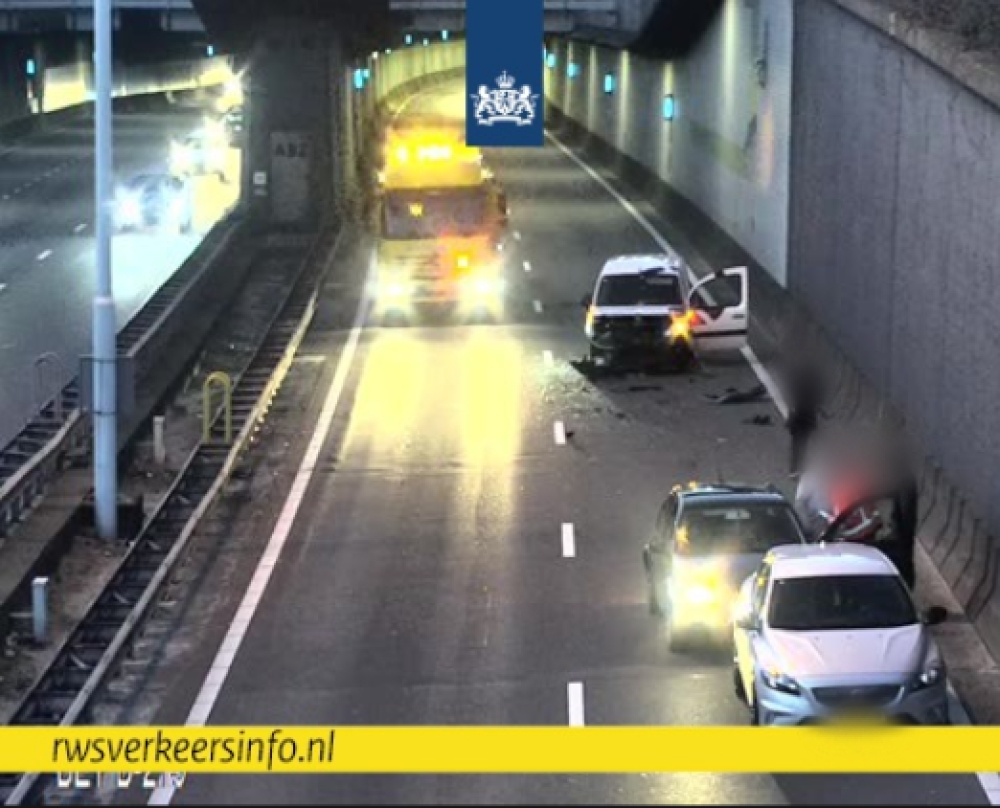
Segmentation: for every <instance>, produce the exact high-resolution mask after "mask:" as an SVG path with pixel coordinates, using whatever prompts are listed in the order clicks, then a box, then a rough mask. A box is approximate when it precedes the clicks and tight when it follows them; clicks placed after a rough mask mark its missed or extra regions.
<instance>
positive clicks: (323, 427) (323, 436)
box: [147, 280, 369, 805]
mask: <svg viewBox="0 0 1000 808" xmlns="http://www.w3.org/2000/svg"><path fill="white" fill-rule="evenodd" d="M362 288H363V289H367V288H369V283H368V282H367V280H366V283H365V285H364V286H363V287H362ZM367 307H368V298H367V296H366V295H364V294H362V297H361V301H360V302H359V304H358V310H357V313H356V314H355V316H354V324H353V326H352V327H351V332H350V335H349V336H348V338H347V342H346V343H345V345H344V350H343V352H342V353H341V355H340V362H339V363H338V364H337V371H336V373H335V374H334V377H333V381H332V382H331V383H330V388H329V391H328V392H327V395H326V400H325V401H324V403H323V409H322V411H321V412H320V416H319V420H318V421H317V422H316V428H315V430H314V431H313V434H312V437H311V438H310V440H309V446H308V448H307V449H306V452H305V455H304V456H303V458H302V462H301V464H300V465H299V470H298V472H297V473H296V475H295V479H294V481H293V482H292V488H291V490H290V491H289V492H288V497H287V499H286V500H285V504H284V506H283V507H282V509H281V513H280V515H279V516H278V521H277V524H276V525H275V527H274V532H273V533H272V534H271V538H270V540H269V541H268V543H267V548H266V549H265V550H264V555H263V556H261V559H260V561H259V562H258V564H257V568H256V570H255V571H254V575H253V579H252V580H251V582H250V586H249V587H247V591H246V593H245V594H244V596H243V601H242V602H241V603H240V607H239V609H237V611H236V614H235V616H234V617H233V621H232V623H231V624H230V626H229V630H228V632H227V633H226V637H225V639H224V640H223V641H222V645H221V646H220V647H219V650H218V651H217V652H216V656H215V659H214V660H213V662H212V667H211V668H210V669H209V671H208V674H207V675H206V677H205V679H204V682H203V683H202V686H201V690H200V692H199V693H198V696H197V697H196V698H195V701H194V704H193V705H192V707H191V711H190V713H189V714H188V718H187V721H186V722H185V723H186V725H187V726H204V725H205V724H207V723H208V719H209V717H210V716H211V713H212V709H213V708H214V707H215V703H216V701H217V699H218V697H219V693H221V692H222V687H223V685H224V684H225V681H226V678H227V677H228V675H229V671H230V669H231V667H232V664H233V661H234V660H235V658H236V654H237V653H238V651H239V649H240V646H241V645H242V643H243V638H244V637H245V636H246V633H247V631H248V630H249V628H250V621H251V620H252V619H253V616H254V614H255V613H256V611H257V607H258V606H259V605H260V602H261V600H262V599H263V597H264V591H265V590H266V588H267V584H268V582H269V581H270V579H271V573H272V572H273V571H274V569H275V567H276V565H277V562H278V558H279V557H280V556H281V552H282V550H283V549H284V547H285V543H286V542H287V541H288V537H289V536H290V535H291V531H292V525H293V523H294V522H295V517H296V515H297V514H298V512H299V508H301V506H302V501H303V499H304V498H305V495H306V491H307V490H308V488H309V483H310V482H311V480H312V477H313V474H314V472H315V470H316V465H317V462H318V460H319V456H320V452H322V450H323V446H324V445H325V443H326V440H327V438H328V437H329V434H330V429H331V427H332V425H333V419H334V416H335V415H336V413H337V407H338V405H339V404H340V397H341V395H342V394H343V392H344V387H345V385H346V384H347V377H348V375H349V374H350V371H351V366H352V365H353V364H354V354H355V353H356V352H357V349H358V343H359V342H360V339H361V334H362V332H363V331H364V326H365V316H366V313H367ZM175 793H176V788H175V787H174V786H173V785H170V786H168V787H161V788H157V789H155V790H154V791H153V793H152V795H151V796H150V798H149V802H148V803H147V804H148V805H169V804H170V802H171V800H173V798H174V794H175Z"/></svg>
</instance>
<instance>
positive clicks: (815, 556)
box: [769, 542, 899, 578]
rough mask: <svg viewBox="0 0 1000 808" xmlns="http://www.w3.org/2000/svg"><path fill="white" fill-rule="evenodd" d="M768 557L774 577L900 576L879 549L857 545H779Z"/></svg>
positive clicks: (842, 543) (840, 543)
mask: <svg viewBox="0 0 1000 808" xmlns="http://www.w3.org/2000/svg"><path fill="white" fill-rule="evenodd" d="M769 558H770V559H771V569H772V577H774V578H819V577H825V576H830V575H895V576H898V575H899V571H898V570H897V569H896V567H895V566H893V563H892V562H891V561H890V560H889V559H888V558H887V557H886V556H885V555H884V554H883V553H882V551H881V550H878V549H876V548H875V547H870V546H868V545H865V544H858V543H856V542H834V543H832V544H825V543H824V544H804V545H800V544H790V545H782V546H781V547H775V548H774V549H773V550H771V552H770V554H769Z"/></svg>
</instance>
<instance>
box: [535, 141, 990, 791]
mask: <svg viewBox="0 0 1000 808" xmlns="http://www.w3.org/2000/svg"><path fill="white" fill-rule="evenodd" d="M546 136H547V137H548V138H549V139H550V140H551V141H552V142H553V143H554V144H555V145H556V146H557V147H558V148H559V150H560V151H562V153H563V154H565V155H566V156H567V157H569V158H570V159H571V160H572V161H573V162H574V163H576V164H577V165H578V166H579V167H580V168H581V169H583V171H585V172H586V173H587V174H588V175H589V176H590V177H591V178H592V179H593V180H594V181H595V182H597V183H598V184H599V185H600V186H601V187H602V188H604V190H605V191H607V192H608V193H609V194H610V195H611V196H612V197H614V199H615V200H616V201H617V202H618V203H619V204H620V205H621V206H622V207H623V208H625V210H626V211H628V213H629V214H631V216H632V218H633V219H635V220H636V221H637V222H638V223H639V224H640V225H642V227H643V229H644V230H645V231H646V232H647V233H649V235H650V236H652V238H653V240H654V241H655V242H656V243H657V245H658V246H659V247H660V249H662V250H663V251H664V252H667V253H669V254H671V255H673V254H675V251H674V249H673V248H672V247H671V246H670V243H669V242H668V241H667V240H666V238H664V237H663V234H662V233H660V232H659V231H658V230H657V229H656V227H655V226H654V225H653V224H652V223H651V222H650V221H649V219H647V218H646V217H645V216H644V215H643V214H642V212H641V211H639V210H638V209H637V208H636V207H635V205H633V204H632V203H631V202H629V201H628V200H627V199H626V198H625V197H623V196H622V195H621V194H620V193H618V191H616V190H615V188H614V187H613V186H612V185H611V184H610V183H609V182H608V181H607V180H605V179H604V177H602V176H601V175H600V174H598V173H597V172H596V171H595V170H594V169H593V168H592V167H591V166H590V165H588V164H587V163H586V162H584V160H583V159H582V158H581V157H580V156H579V155H577V154H576V153H575V152H573V151H572V150H571V149H569V148H568V147H567V146H566V145H565V144H564V143H562V141H560V140H559V138H557V137H556V136H555V135H553V134H552V133H551V132H546ZM688 271H689V272H690V269H689V270H688ZM691 274H692V275H693V273H691ZM743 356H744V358H745V359H746V360H747V362H748V363H749V364H750V367H751V368H752V369H753V372H754V373H755V374H756V376H757V378H758V379H760V382H761V384H763V385H764V387H765V389H766V390H767V392H768V395H770V396H771V399H772V400H773V401H774V406H775V407H777V409H778V412H780V413H781V416H782V417H783V418H787V417H788V405H787V403H786V402H785V398H784V396H782V394H781V391H780V390H779V389H778V385H777V384H775V381H774V377H773V376H771V374H770V372H769V371H768V370H767V368H765V367H764V364H763V363H762V362H761V361H760V359H759V358H758V357H757V355H756V354H755V353H754V351H753V348H751V347H750V346H749V345H747V346H746V348H744V349H743ZM581 688H582V685H581ZM948 694H949V696H950V697H951V708H952V715H953V716H954V717H955V719H957V721H956V723H959V724H972V719H971V718H970V716H969V714H968V713H967V712H966V710H965V707H964V706H963V705H962V702H961V700H960V699H959V698H958V694H957V693H956V692H955V690H954V688H953V687H952V684H951V682H949V683H948ZM581 699H582V690H581ZM571 707H572V702H571ZM581 709H582V705H581ZM976 777H977V779H978V780H979V784H980V786H981V787H982V789H983V791H984V792H985V793H986V798H987V799H988V800H989V802H990V804H991V805H1000V774H998V773H996V772H976Z"/></svg>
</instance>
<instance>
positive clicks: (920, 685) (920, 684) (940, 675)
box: [913, 662, 944, 690]
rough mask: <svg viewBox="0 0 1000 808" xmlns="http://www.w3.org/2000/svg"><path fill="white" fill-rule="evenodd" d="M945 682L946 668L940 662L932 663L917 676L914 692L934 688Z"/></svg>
mask: <svg viewBox="0 0 1000 808" xmlns="http://www.w3.org/2000/svg"><path fill="white" fill-rule="evenodd" d="M943 681H944V666H943V665H941V664H940V663H939V662H935V663H932V664H930V665H928V666H927V667H926V668H924V669H923V670H922V671H921V672H920V673H918V674H917V676H916V678H915V679H914V681H913V689H914V690H923V689H924V688H926V687H933V686H934V685H936V684H939V683H940V682H943Z"/></svg>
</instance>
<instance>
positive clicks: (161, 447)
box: [153, 415, 167, 466]
mask: <svg viewBox="0 0 1000 808" xmlns="http://www.w3.org/2000/svg"><path fill="white" fill-rule="evenodd" d="M165 422H166V418H165V417H164V416H162V415H157V416H155V417H154V418H153V459H154V460H155V461H156V465H158V466H162V465H163V464H164V463H166V462H167V444H166V441H165V440H164V437H163V426H164V423H165Z"/></svg>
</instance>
